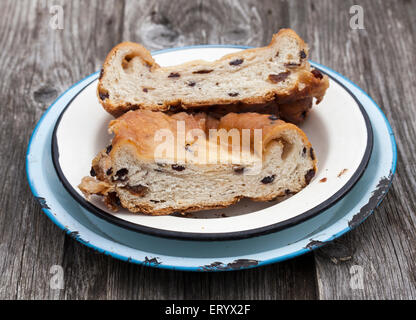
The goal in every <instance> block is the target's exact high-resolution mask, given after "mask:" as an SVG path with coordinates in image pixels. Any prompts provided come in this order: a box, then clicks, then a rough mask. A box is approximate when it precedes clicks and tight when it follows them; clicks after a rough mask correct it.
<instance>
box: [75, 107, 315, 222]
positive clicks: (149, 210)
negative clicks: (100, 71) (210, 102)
mask: <svg viewBox="0 0 416 320" xmlns="http://www.w3.org/2000/svg"><path fill="white" fill-rule="evenodd" d="M109 127H110V132H113V133H114V134H115V135H114V138H113V140H112V143H111V145H109V146H108V147H107V148H106V149H104V150H102V151H101V152H100V153H99V154H98V155H97V157H96V158H95V159H94V160H93V162H92V169H91V176H89V177H84V178H83V179H82V182H81V184H80V185H79V188H80V190H81V191H82V192H83V193H84V194H85V196H86V197H87V198H89V197H90V196H91V195H101V196H103V197H104V201H105V203H106V204H107V206H108V207H110V208H111V209H113V210H116V209H117V208H118V206H121V207H124V208H127V209H128V210H129V211H131V212H141V213H145V214H150V215H166V214H170V213H174V212H189V211H198V210H204V209H212V208H221V207H226V206H229V205H231V204H233V203H235V202H237V201H238V200H239V199H241V198H250V199H253V200H255V201H268V200H273V199H275V198H277V197H279V196H285V195H287V194H292V193H296V192H298V191H300V190H301V189H302V188H304V187H305V186H306V185H308V184H309V182H310V181H311V179H312V178H313V177H314V175H315V172H316V159H315V155H314V151H313V149H312V147H311V144H310V143H309V141H308V138H307V137H306V135H305V134H304V133H303V131H302V130H301V129H299V128H298V127H296V126H295V125H293V124H289V123H285V122H283V121H281V120H277V119H276V117H275V116H274V115H271V116H270V115H262V114H257V113H243V114H235V113H230V114H227V115H226V116H225V117H222V118H221V119H219V120H217V119H214V118H212V117H210V116H207V115H206V114H204V113H197V114H188V113H184V112H182V113H176V114H174V115H171V116H170V115H168V114H166V113H162V112H152V111H149V110H136V111H130V112H127V113H126V114H124V115H123V116H121V117H119V118H118V119H116V120H113V121H111V122H110V126H109ZM178 128H183V129H184V131H183V132H184V134H183V135H182V134H181V131H177V130H178ZM214 129H216V130H219V131H213V130H214ZM245 129H246V130H245ZM221 130H222V131H221ZM166 132H170V133H172V137H173V140H169V139H168V136H169V135H167V136H164V139H159V138H160V136H159V137H158V135H159V134H160V133H164V134H166ZM218 132H223V133H225V139H224V140H221V138H219V137H218V136H216V135H215V133H218ZM210 134H212V136H210ZM228 134H229V135H230V136H232V137H234V138H235V139H236V140H232V143H233V145H232V146H239V147H241V148H240V149H238V148H237V150H239V151H241V152H236V153H235V152H234V149H232V147H231V145H227V142H229V140H230V138H229V136H228ZM212 137H213V138H212ZM155 141H156V142H155ZM157 141H159V142H157ZM247 141H249V143H248V144H247ZM162 145H164V146H165V147H166V146H171V147H172V148H173V150H174V153H173V154H168V152H162V153H159V151H160V149H159V148H160V146H162ZM162 150H163V149H162ZM165 151H166V150H165ZM204 159H205V160H206V161H204ZM212 160H214V161H212Z"/></svg>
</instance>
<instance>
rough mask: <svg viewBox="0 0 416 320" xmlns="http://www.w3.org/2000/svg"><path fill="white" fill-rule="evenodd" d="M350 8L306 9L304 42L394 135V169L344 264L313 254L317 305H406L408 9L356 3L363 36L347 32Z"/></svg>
mask: <svg viewBox="0 0 416 320" xmlns="http://www.w3.org/2000/svg"><path fill="white" fill-rule="evenodd" d="M337 3H338V1H337ZM353 4H355V2H354V1H343V4H342V6H339V5H337V4H336V3H335V2H334V1H314V7H315V10H311V11H310V15H309V14H308V15H307V16H308V20H307V23H308V25H311V26H313V28H311V30H309V31H308V37H312V36H313V37H316V38H319V44H318V45H316V46H314V51H313V54H314V55H316V54H317V53H318V54H319V59H317V60H318V61H319V62H321V63H323V64H325V65H327V66H329V67H332V68H333V69H335V70H337V71H339V72H340V73H342V74H344V75H346V76H347V77H349V78H350V79H352V80H353V81H354V82H355V83H357V84H358V85H359V86H360V87H362V88H363V89H364V90H365V91H367V92H368V93H369V94H370V96H372V97H373V98H374V99H375V101H376V102H377V103H378V104H379V105H380V107H381V108H382V109H383V111H384V112H385V113H386V115H387V117H388V118H389V120H390V123H391V125H392V127H393V130H394V132H395V134H396V139H397V143H398V153H399V154H398V155H399V161H398V166H397V173H396V176H395V178H394V182H393V186H392V188H391V190H390V192H389V194H388V196H387V198H386V199H385V200H384V202H383V204H382V205H381V206H380V208H379V209H377V210H376V212H375V214H374V215H373V216H372V217H370V218H369V219H367V221H366V222H365V223H364V224H363V225H361V226H360V227H358V228H357V229H356V230H354V231H352V232H351V233H350V234H348V235H346V236H345V237H343V238H342V239H341V240H340V242H339V244H341V246H342V247H344V249H343V250H346V251H349V252H353V254H352V259H351V260H349V261H347V262H344V263H340V264H338V265H336V264H334V263H332V262H331V261H330V258H328V256H327V255H325V254H319V253H318V254H317V256H316V266H317V277H318V287H319V297H320V298H321V299H362V298H364V299H414V298H415V297H416V277H415V271H416V270H415V258H416V241H415V239H416V231H415V230H416V229H415V220H416V216H415V213H416V210H415V209H416V208H415V203H416V194H415V192H414V190H416V179H415V178H416V166H415V164H416V163H415V160H414V156H413V155H414V154H415V152H416V146H415V144H414V143H412V141H414V140H415V138H416V132H415V128H416V116H415V112H414V111H415V107H414V102H413V96H414V95H415V94H416V88H415V86H414V83H415V81H416V76H415V74H414V72H413V71H412V70H413V67H412V66H414V65H415V63H416V55H415V41H416V39H415V32H414V31H415V30H414V28H415V18H416V6H415V4H414V3H412V2H411V1H377V0H373V1H365V2H362V4H361V5H362V7H363V9H364V23H365V30H351V29H350V28H349V18H350V15H349V14H348V12H349V7H350V6H351V5H353ZM335 13H338V14H335ZM314 21H321V23H319V24H313V22H314ZM309 41H310V42H311V40H309ZM312 43H314V42H312ZM328 249H331V248H328ZM325 250H327V249H324V250H323V251H324V252H325ZM361 271H362V274H361V273H359V272H361ZM361 279H362V286H361V285H358V288H357V283H360V281H361Z"/></svg>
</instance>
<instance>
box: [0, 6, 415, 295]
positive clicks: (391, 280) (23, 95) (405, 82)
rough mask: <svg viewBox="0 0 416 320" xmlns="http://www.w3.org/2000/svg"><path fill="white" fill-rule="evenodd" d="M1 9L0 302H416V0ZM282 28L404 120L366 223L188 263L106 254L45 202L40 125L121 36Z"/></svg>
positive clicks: (153, 38) (228, 39) (189, 40)
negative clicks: (301, 252) (229, 266)
mask: <svg viewBox="0 0 416 320" xmlns="http://www.w3.org/2000/svg"><path fill="white" fill-rule="evenodd" d="M354 4H359V5H360V6H362V8H363V9H364V26H365V29H363V30H352V29H351V28H350V18H351V15H350V13H349V9H350V7H351V6H352V5H354ZM52 5H61V6H62V7H63V9H64V28H63V29H62V30H60V29H57V30H54V29H52V28H51V27H50V25H49V22H50V19H51V18H52V15H51V13H50V11H49V10H50V7H51V6H52ZM0 17H1V19H0V48H1V50H0V75H1V81H0V104H1V113H0V139H1V146H2V152H1V153H0V164H1V165H0V181H2V183H1V184H0V188H1V189H0V208H1V210H0V275H1V277H0V298H2V299H166V298H178V299H225V298H235V299H363V298H364V299H415V298H416V239H415V238H416V237H415V235H416V232H415V229H416V228H415V226H416V205H415V203H416V201H415V200H416V193H415V190H416V180H415V177H416V162H415V156H414V155H415V154H416V145H415V143H414V141H415V140H416V132H415V131H416V113H415V110H416V107H415V103H414V100H413V97H415V96H416V86H415V83H416V74H415V72H414V71H415V67H414V66H415V65H416V55H415V52H416V1H412V0H408V1H405V0H400V1H396V0H388V1H385V0H358V1H356V0H355V1H351V0H348V1H344V0H342V1H341V0H339V1H338V0H317V1H311V0H310V1H301V0H299V1H283V0H282V1H277V0H276V1H272V0H264V1H255V0H246V1H237V0H233V1H231V0H230V1H226V0H212V1H208V0H197V1H188V0H186V1H185V0H181V1H179V0H175V1H172V0H164V1H150V0H149V1H145V0H139V1H133V0H124V1H123V0H118V1H111V0H107V1H98V0H95V1H93V0H90V1H86V0H85V1H75V0H74V1H62V0H60V1H58V0H54V1H36V0H30V1H29V0H28V1H23V0H18V1H15V0H1V1H0ZM281 27H291V28H293V29H294V30H296V31H297V32H298V33H299V34H300V35H301V36H302V37H303V38H304V39H305V40H306V41H307V42H308V43H309V44H310V46H311V48H312V51H311V52H312V55H311V58H312V60H314V61H318V62H320V63H322V64H324V65H327V66H328V67H330V68H333V69H335V70H337V71H338V72H340V73H342V74H344V75H346V76H347V77H348V78H350V79H351V80H352V81H354V82H355V83H357V84H358V85H359V86H360V87H362V88H363V89H364V90H365V91H367V92H368V93H369V94H370V96H372V97H373V98H374V100H375V101H376V102H377V103H378V104H379V105H380V107H381V108H382V109H383V111H384V112H385V114H386V115H387V117H388V119H389V120H390V123H391V125H392V127H393V130H394V132H395V135H396V139H397V144H398V166H397V172H396V176H395V178H394V183H393V186H392V187H391V189H390V191H389V193H388V195H387V197H386V199H385V200H384V202H383V203H382V205H381V206H380V207H379V208H378V209H377V210H376V212H375V214H374V215H372V216H371V217H370V218H369V219H367V221H366V222H365V223H364V224H362V225H361V226H359V227H358V228H356V229H355V230H353V231H352V232H350V233H349V234H347V235H345V236H343V237H342V238H340V239H339V240H337V241H336V242H335V243H334V244H331V245H329V246H327V247H324V248H322V249H319V250H317V251H315V252H313V253H311V254H308V255H305V256H302V257H299V258H296V259H293V260H291V261H286V262H283V263H279V264H274V265H269V266H266V267H262V268H257V269H251V270H245V271H237V272H226V273H186V272H175V271H167V270H157V269H151V268H146V267H141V266H137V265H132V264H128V263H125V262H121V261H118V260H115V259H112V258H110V257H108V256H103V255H101V254H97V253H95V252H94V251H93V250H91V249H88V248H86V247H85V246H83V245H81V244H80V243H78V242H76V241H75V240H73V239H72V238H70V237H68V236H66V235H65V234H64V233H63V231H61V230H59V229H58V228H57V227H56V226H55V225H54V224H53V223H52V222H51V221H50V220H49V219H48V218H47V217H46V216H45V215H44V214H43V213H42V212H41V210H40V206H39V204H38V203H37V202H36V201H35V199H34V198H33V196H32V194H31V193H30V190H29V187H28V183H27V181H26V175H25V153H26V148H27V145H28V141H29V137H30V134H31V132H32V130H33V128H34V127H35V125H36V123H37V121H38V120H39V118H40V117H41V115H42V113H43V112H44V111H45V109H46V108H47V107H48V106H49V105H50V104H51V103H52V102H53V100H54V99H55V98H56V97H57V96H58V95H59V94H60V93H62V92H63V91H65V90H66V89H67V88H68V87H69V86H70V85H72V84H73V83H75V82H77V81H78V80H80V79H82V78H83V77H85V76H87V75H89V74H91V73H92V72H95V71H97V70H99V68H100V65H101V63H102V61H103V59H104V58H105V56H106V54H107V53H108V51H109V50H110V49H111V48H112V47H113V46H114V45H115V44H117V43H118V42H120V41H123V40H131V41H137V42H141V43H143V44H144V45H145V46H146V47H148V48H149V49H161V48H168V47H175V46H182V45H192V44H205V43H225V44H230V43H231V44H245V45H252V46H259V45H265V44H267V43H268V41H269V40H270V38H271V35H272V34H273V33H274V32H276V31H277V30H279V28H281ZM53 265H60V266H62V267H63V270H64V279H65V284H64V289H62V290H59V289H51V287H50V285H49V283H50V279H51V276H52V275H51V274H50V268H51V267H52V266H53ZM357 272H358V273H357ZM357 277H358V278H357ZM357 279H358V282H357ZM361 280H362V281H361ZM357 283H358V284H361V285H359V286H358V287H357V285H356V284H357Z"/></svg>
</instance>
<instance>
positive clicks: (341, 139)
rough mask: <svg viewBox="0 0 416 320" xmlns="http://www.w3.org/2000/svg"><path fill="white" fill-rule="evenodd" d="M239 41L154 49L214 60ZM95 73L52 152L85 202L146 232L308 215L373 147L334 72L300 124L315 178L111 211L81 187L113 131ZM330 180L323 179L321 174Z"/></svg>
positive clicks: (332, 198) (237, 226)
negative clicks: (179, 211) (160, 209)
mask: <svg viewBox="0 0 416 320" xmlns="http://www.w3.org/2000/svg"><path fill="white" fill-rule="evenodd" d="M238 50H240V49H238V48H228V47H220V48H218V47H215V48H209V47H208V48H200V47H196V48H189V49H183V50H172V51H167V52H164V53H161V54H158V55H155V59H156V61H157V62H158V63H159V64H160V65H162V66H168V65H175V64H178V63H182V62H185V61H189V60H195V59H204V60H215V59H217V58H219V57H221V56H223V55H224V54H228V53H231V52H236V51H238ZM96 86H97V80H96V78H92V79H91V80H90V82H89V83H86V85H85V86H84V87H83V88H82V89H81V90H80V91H79V93H78V94H77V95H76V96H75V97H74V98H73V99H72V100H71V101H70V102H69V103H68V104H67V105H66V107H65V109H64V110H63V112H62V114H61V116H60V118H59V120H58V121H57V124H56V126H55V131H54V135H53V143H52V155H53V159H54V165H55V168H56V170H57V172H58V176H59V178H60V179H61V181H62V183H63V184H64V186H65V188H66V189H67V190H68V191H69V193H70V194H71V195H72V196H73V197H74V198H75V199H76V200H77V201H78V202H79V203H80V204H81V205H83V206H84V208H86V209H88V210H89V211H91V212H93V213H94V214H96V215H97V216H99V217H100V218H103V219H105V220H107V221H110V222H112V223H114V224H116V225H118V226H121V227H125V228H128V229H130V230H135V231H139V232H143V233H147V234H152V235H157V236H163V237H171V238H172V237H173V238H178V239H188V240H213V239H216V240H226V239H239V238H247V237H251V236H255V235H256V236H258V235H261V234H266V233H270V232H274V231H277V230H282V229H284V228H288V227H290V226H293V225H294V224H297V223H299V222H302V221H305V220H306V219H309V218H311V217H313V216H316V215H317V214H319V213H321V212H322V211H323V210H325V209H327V208H329V207H331V206H332V205H334V204H335V203H336V202H337V201H338V200H340V199H341V198H342V197H343V196H345V195H346V194H347V193H348V191H349V190H350V189H351V188H352V187H353V185H354V184H355V183H356V182H357V181H358V179H359V178H360V176H361V175H362V173H363V172H364V170H365V168H366V166H367V163H368V160H369V158H370V155H371V150H372V143H373V136H372V129H371V124H370V121H369V119H368V117H367V114H366V112H365V110H364V109H363V107H362V106H361V105H360V102H359V101H358V99H357V98H356V97H355V96H354V95H353V94H352V93H350V91H349V90H348V89H346V88H345V87H344V86H343V85H342V84H341V83H339V82H338V81H336V80H335V79H332V78H331V80H330V88H329V89H328V91H327V93H326V95H325V98H324V100H323V101H322V102H321V103H320V104H319V105H317V106H314V107H313V109H312V112H311V113H310V115H309V116H308V118H307V120H306V122H305V124H303V125H302V126H301V128H302V129H303V130H304V131H305V133H306V134H307V136H308V138H309V139H310V141H311V143H312V146H313V148H314V150H315V153H316V157H317V159H318V171H317V174H316V176H315V178H314V179H313V180H312V181H311V183H310V184H309V185H308V186H307V187H306V188H305V189H304V190H302V191H301V192H299V193H297V194H296V195H294V196H292V197H290V198H289V199H286V200H284V201H281V202H280V203H277V202H268V203H258V202H252V201H249V200H243V201H241V202H240V203H238V204H236V205H234V206H231V207H229V208H226V209H221V210H210V211H203V212H200V213H194V214H191V218H189V217H188V218H184V217H178V216H146V215H143V214H132V213H129V212H128V211H126V210H121V211H119V212H117V213H114V212H111V211H109V210H108V209H107V208H106V207H105V206H104V205H103V203H102V201H101V199H100V198H98V197H95V198H93V199H92V200H91V202H87V201H86V200H85V199H84V197H83V195H82V193H81V192H80V191H79V189H78V188H77V185H78V184H79V183H80V181H81V179H82V177H84V176H88V175H89V171H90V169H91V160H92V159H93V158H94V157H95V156H96V154H97V153H98V152H99V151H100V150H102V149H103V148H105V147H106V146H107V145H108V144H109V142H110V140H111V136H110V135H109V134H108V133H107V126H108V123H109V121H110V120H111V119H112V117H111V116H110V115H109V114H107V113H106V112H105V111H104V109H103V108H102V106H101V105H100V104H99V103H98V101H97V97H96ZM323 180H326V181H325V182H322V181H323Z"/></svg>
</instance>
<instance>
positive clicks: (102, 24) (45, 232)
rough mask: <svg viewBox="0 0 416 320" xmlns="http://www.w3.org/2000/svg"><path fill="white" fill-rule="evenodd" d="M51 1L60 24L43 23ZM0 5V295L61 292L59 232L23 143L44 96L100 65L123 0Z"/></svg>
mask: <svg viewBox="0 0 416 320" xmlns="http://www.w3.org/2000/svg"><path fill="white" fill-rule="evenodd" d="M52 5H61V6H62V7H63V9H64V29H63V30H59V29H57V30H54V29H52V28H51V27H50V25H49V22H50V19H51V17H52V15H51V14H50V11H49V10H50V8H51V6H52ZM0 12H1V17H2V19H0V30H2V32H1V34H2V36H1V37H0V44H1V47H2V50H1V52H0V61H1V64H0V73H1V75H2V81H1V82H0V97H1V99H0V101H1V110H2V112H1V115H0V137H1V138H0V139H1V145H2V148H3V151H2V152H1V154H0V163H1V164H2V165H1V166H0V177H1V180H2V184H1V186H0V188H1V192H0V203H1V211H0V212H1V214H0V248H1V250H0V268H1V274H2V276H1V277H0V298H4V299H16V298H18V299H21V298H23V299H38V298H41V299H55V298H62V297H64V295H63V292H62V291H60V290H52V289H51V288H50V286H49V281H50V278H51V276H52V274H50V273H49V272H50V268H51V267H52V266H53V265H64V264H65V261H66V260H64V256H65V257H66V255H65V251H64V241H65V240H64V239H65V237H64V233H63V232H62V231H60V230H59V229H58V228H57V227H56V226H55V225H54V224H53V223H52V222H51V221H50V220H49V219H48V218H47V217H46V216H45V215H44V214H43V213H41V211H40V206H39V204H37V203H36V201H35V199H34V198H33V196H32V194H31V192H30V190H29V187H28V184H27V182H26V174H25V169H24V168H25V154H26V148H27V145H28V141H29V137H30V134H31V131H32V130H33V128H34V127H35V124H36V122H37V121H38V120H39V118H40V116H41V114H42V113H43V112H44V111H45V109H46V108H47V107H48V106H49V105H50V103H51V102H52V101H53V100H54V99H55V98H56V97H57V96H58V94H60V93H62V92H63V91H64V90H66V89H67V88H68V87H69V86H70V85H72V84H73V83H75V82H76V81H78V80H80V79H81V78H82V77H85V76H86V75H88V74H90V73H92V72H93V71H96V70H98V68H99V66H100V65H101V63H102V60H103V58H104V57H105V55H106V54H107V52H108V50H110V48H111V47H112V46H113V45H114V44H115V43H117V42H118V41H119V40H120V39H119V38H118V34H120V30H119V29H118V28H119V26H118V25H117V20H116V18H115V17H118V18H121V16H122V3H119V2H113V3H107V4H104V3H101V2H100V4H98V3H97V2H95V5H93V4H92V3H86V2H79V1H77V2H75V1H74V2H67V1H65V2H64V1H28V2H27V1H24V2H23V1H1V2H0ZM113 15H115V16H113ZM87 22H89V23H87ZM113 25H115V29H114V27H113ZM67 280H68V282H69V283H68V286H69V287H71V286H73V285H74V286H75V285H76V281H74V280H76V279H71V278H69V279H67ZM78 297H79V296H78Z"/></svg>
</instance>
